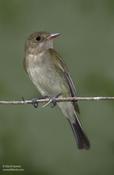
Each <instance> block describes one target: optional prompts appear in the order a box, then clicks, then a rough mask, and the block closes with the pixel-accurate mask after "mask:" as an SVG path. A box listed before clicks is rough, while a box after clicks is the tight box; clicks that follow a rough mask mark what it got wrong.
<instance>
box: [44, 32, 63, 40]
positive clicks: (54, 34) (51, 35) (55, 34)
mask: <svg viewBox="0 0 114 175" xmlns="http://www.w3.org/2000/svg"><path fill="white" fill-rule="evenodd" d="M60 35H61V34H60V33H51V34H49V36H48V37H47V39H48V40H51V39H55V38H57V37H58V36H60Z"/></svg>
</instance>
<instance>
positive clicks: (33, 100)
mask: <svg viewBox="0 0 114 175" xmlns="http://www.w3.org/2000/svg"><path fill="white" fill-rule="evenodd" d="M45 98H49V97H48V96H42V97H38V98H33V99H32V105H33V106H34V107H35V108H37V107H38V101H37V100H39V99H45Z"/></svg>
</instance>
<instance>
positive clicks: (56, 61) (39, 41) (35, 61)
mask: <svg viewBox="0 0 114 175" xmlns="http://www.w3.org/2000/svg"><path fill="white" fill-rule="evenodd" d="M59 35H60V34H59V33H48V32H36V33H33V34H31V35H30V36H29V38H28V39H27V41H26V44H25V57H24V67H25V70H26V72H27V73H28V75H29V77H30V79H31V81H32V82H33V84H34V85H35V86H36V88H37V89H38V90H39V92H40V93H41V95H42V96H49V97H52V96H56V95H57V94H61V95H60V96H61V97H69V96H72V97H73V96H76V89H75V86H74V83H73V81H72V79H71V76H70V74H69V70H68V68H67V66H66V64H65V63H64V61H63V59H62V58H61V56H60V55H59V54H58V52H56V50H55V49H54V48H53V40H54V39H55V38H56V37H58V36H59ZM57 105H58V106H59V108H60V109H61V111H62V112H63V114H64V115H65V117H66V118H67V120H68V122H69V124H70V126H71V128H72V131H73V134H74V136H75V139H76V143H77V145H78V148H79V149H89V148H90V143H89V140H88V138H87V136H86V135H85V133H84V130H83V128H82V126H81V123H80V121H79V119H78V115H79V107H78V104H77V102H57Z"/></svg>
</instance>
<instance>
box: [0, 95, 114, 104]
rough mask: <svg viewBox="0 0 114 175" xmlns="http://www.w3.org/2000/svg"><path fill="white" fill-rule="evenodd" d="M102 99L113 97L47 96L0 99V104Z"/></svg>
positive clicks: (112, 98)
mask: <svg viewBox="0 0 114 175" xmlns="http://www.w3.org/2000/svg"><path fill="white" fill-rule="evenodd" d="M101 100H102V101H103V100H114V97H102V96H101V97H97V96H96V97H58V98H56V97H52V98H50V97H47V98H43V97H42V98H41V97H40V98H34V99H24V98H23V97H22V100H0V105H24V104H33V103H38V104H39V103H51V102H53V101H54V102H67V101H101Z"/></svg>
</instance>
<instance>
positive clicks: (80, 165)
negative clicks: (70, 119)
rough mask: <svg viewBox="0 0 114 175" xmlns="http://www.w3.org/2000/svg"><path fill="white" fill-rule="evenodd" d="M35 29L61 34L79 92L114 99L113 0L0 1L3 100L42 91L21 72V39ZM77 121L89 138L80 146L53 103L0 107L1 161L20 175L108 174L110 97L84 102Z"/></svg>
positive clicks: (113, 124) (113, 130)
mask: <svg viewBox="0 0 114 175" xmlns="http://www.w3.org/2000/svg"><path fill="white" fill-rule="evenodd" d="M34 31H49V32H60V33H62V36H61V37H60V38H59V39H58V40H56V42H55V47H56V50H58V51H59V53H60V54H61V55H62V57H63V58H64V60H65V62H66V63H67V64H68V66H69V69H70V71H71V75H72V78H73V80H74V82H75V84H76V85H77V91H78V95H79V96H114V1H113V0H69V1H68V0H66V1H65V0H61V1H57V0H48V1H45V0H24V1H23V0H10V1H8V0H0V99H1V100H15V99H21V98H22V96H24V98H32V97H35V96H39V94H38V92H37V90H36V89H35V87H34V86H33V85H32V83H31V81H30V80H29V78H28V76H27V75H26V73H25V72H24V70H23V66H22V61H23V57H24V43H25V40H26V38H27V37H28V35H29V34H30V33H32V32H34ZM79 105H80V110H81V116H80V118H81V121H82V123H83V126H84V129H85V131H86V133H87V135H88V137H89V138H90V141H91V150H90V151H79V150H78V149H77V147H76V145H75V141H74V138H73V134H72V132H71V130H70V127H69V125H68V123H67V121H66V120H65V118H64V116H63V114H62V113H61V112H60V111H59V110H58V108H53V109H52V108H50V107H46V108H45V109H44V108H41V107H39V108H38V109H35V108H33V107H32V106H31V105H23V106H21V105H18V106H12V105H10V106H5V105H1V106H0V168H1V172H0V174H8V175H10V174H11V175H12V174H17V172H3V171H2V165H21V166H22V168H24V171H23V172H18V174H23V175H32V174H34V175H69V174H71V175H75V174H77V175H83V174H84V175H90V174H91V175H96V174H97V175H102V174H103V175H107V174H108V175H113V174H114V102H110V101H107V102H106V101H99V102H98V101H96V102H93V101H90V102H88V101H83V102H82V101H81V102H79Z"/></svg>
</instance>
